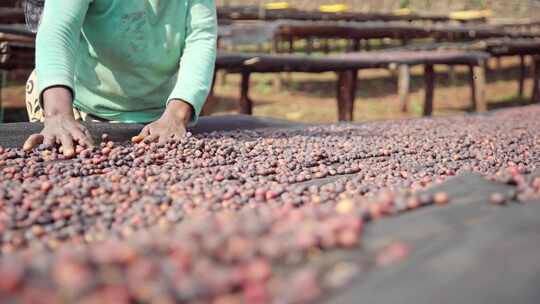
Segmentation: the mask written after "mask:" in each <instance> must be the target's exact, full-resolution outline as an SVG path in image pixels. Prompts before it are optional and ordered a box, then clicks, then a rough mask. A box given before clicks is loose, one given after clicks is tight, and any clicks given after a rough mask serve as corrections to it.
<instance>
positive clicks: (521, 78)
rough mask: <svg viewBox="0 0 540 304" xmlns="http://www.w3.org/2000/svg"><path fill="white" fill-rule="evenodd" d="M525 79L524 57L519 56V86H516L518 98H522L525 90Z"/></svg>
mask: <svg viewBox="0 0 540 304" xmlns="http://www.w3.org/2000/svg"><path fill="white" fill-rule="evenodd" d="M525 78H527V66H526V64H525V55H520V56H519V84H518V96H519V97H520V98H523V93H524V88H525Z"/></svg>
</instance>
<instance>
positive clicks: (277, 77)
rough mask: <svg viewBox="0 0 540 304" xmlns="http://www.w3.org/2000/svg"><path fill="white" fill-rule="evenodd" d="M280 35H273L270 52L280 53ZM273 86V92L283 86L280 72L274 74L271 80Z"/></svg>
mask: <svg viewBox="0 0 540 304" xmlns="http://www.w3.org/2000/svg"><path fill="white" fill-rule="evenodd" d="M279 42H280V37H279V36H277V35H274V38H273V40H272V54H278V53H280V51H281V49H280V47H279ZM272 84H273V87H274V92H279V91H281V89H282V88H283V79H282V78H281V74H280V73H275V74H274V80H273V82H272Z"/></svg>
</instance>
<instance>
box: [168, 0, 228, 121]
mask: <svg viewBox="0 0 540 304" xmlns="http://www.w3.org/2000/svg"><path fill="white" fill-rule="evenodd" d="M190 3H191V5H190V7H189V11H188V18H187V19H188V22H187V30H186V31H187V38H186V45H185V48H184V52H183V55H182V58H181V60H180V69H179V75H178V83H177V84H176V86H175V88H174V90H173V92H172V93H171V96H170V98H169V101H170V100H174V99H180V100H183V101H185V102H187V103H189V104H190V105H191V106H192V107H193V117H192V118H193V120H194V121H195V120H197V118H198V116H199V113H200V112H201V110H202V107H203V105H204V102H205V101H206V97H207V96H208V93H209V91H210V87H211V85H212V79H213V73H214V65H215V59H216V41H217V18H216V9H215V1H214V0H192V1H190Z"/></svg>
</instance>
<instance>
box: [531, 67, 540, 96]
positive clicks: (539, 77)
mask: <svg viewBox="0 0 540 304" xmlns="http://www.w3.org/2000/svg"><path fill="white" fill-rule="evenodd" d="M533 69H534V73H533V92H532V99H531V102H532V103H540V57H535V58H534V64H533Z"/></svg>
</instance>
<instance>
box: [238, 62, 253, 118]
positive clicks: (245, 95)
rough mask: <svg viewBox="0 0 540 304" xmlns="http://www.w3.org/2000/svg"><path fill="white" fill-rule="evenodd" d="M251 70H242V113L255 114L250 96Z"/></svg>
mask: <svg viewBox="0 0 540 304" xmlns="http://www.w3.org/2000/svg"><path fill="white" fill-rule="evenodd" d="M250 75H251V73H250V72H242V85H241V88H240V113H241V114H248V115H251V114H253V102H252V101H251V99H250V98H249V77H250Z"/></svg>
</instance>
